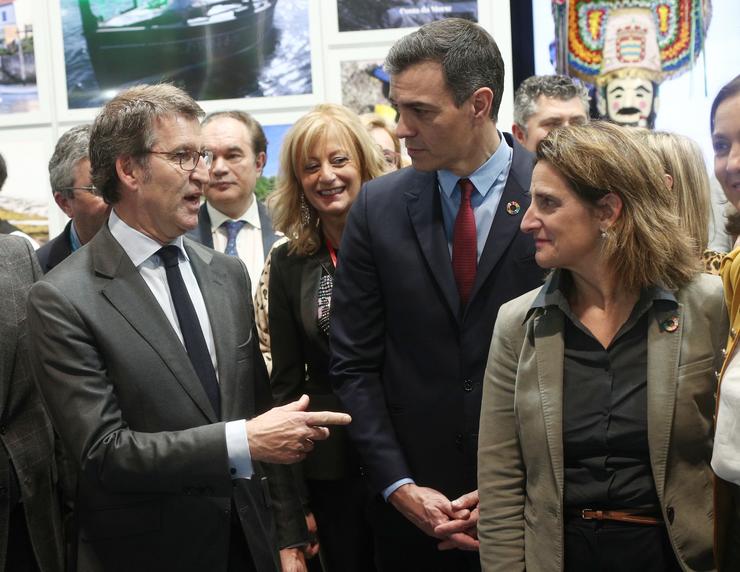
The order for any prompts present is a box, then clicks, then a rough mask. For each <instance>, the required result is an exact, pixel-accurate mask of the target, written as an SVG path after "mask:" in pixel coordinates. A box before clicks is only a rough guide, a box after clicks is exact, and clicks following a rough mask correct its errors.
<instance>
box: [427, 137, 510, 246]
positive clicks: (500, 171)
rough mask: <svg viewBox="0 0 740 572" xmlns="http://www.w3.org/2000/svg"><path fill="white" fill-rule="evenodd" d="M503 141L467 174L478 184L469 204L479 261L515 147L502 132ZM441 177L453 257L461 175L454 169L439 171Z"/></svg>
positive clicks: (443, 201)
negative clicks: (471, 209) (473, 218)
mask: <svg viewBox="0 0 740 572" xmlns="http://www.w3.org/2000/svg"><path fill="white" fill-rule="evenodd" d="M499 137H501V143H500V144H499V146H498V149H496V151H495V152H494V154H493V155H491V156H490V157H489V158H488V161H486V162H485V163H483V164H482V165H481V166H480V167H478V168H477V169H476V170H475V171H474V172H473V174H472V175H470V176H468V179H470V180H471V181H472V183H473V185H475V192H474V193H473V194H472V195H471V196H470V204H471V206H472V207H473V216H475V234H476V237H477V239H478V260H480V255H481V253H482V252H483V249H484V248H485V246H486V240H488V234H489V233H490V232H491V227H492V226H493V219H494V217H495V216H496V210H497V209H498V204H499V202H500V201H501V196H502V195H503V194H504V187H505V186H506V180H507V179H508V177H509V170H510V169H511V158H512V155H513V153H512V149H511V147H509V145H508V144H507V143H506V140H505V139H504V137H503V135H501V133H499ZM437 178H438V180H439V191H440V192H439V196H440V198H441V199H442V220H443V222H444V227H445V235H446V236H447V244H448V245H449V248H450V257H452V235H453V232H454V230H455V218H457V211H458V210H459V209H460V198H461V195H462V192H461V191H460V186H459V185H458V184H457V182H458V181H459V180H460V177H458V176H457V175H455V174H454V173H452V172H451V171H437Z"/></svg>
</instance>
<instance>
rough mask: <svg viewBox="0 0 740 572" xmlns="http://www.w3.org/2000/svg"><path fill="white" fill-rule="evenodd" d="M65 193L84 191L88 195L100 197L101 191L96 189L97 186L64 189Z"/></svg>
mask: <svg viewBox="0 0 740 572" xmlns="http://www.w3.org/2000/svg"><path fill="white" fill-rule="evenodd" d="M62 190H63V191H84V192H86V193H90V194H91V195H96V196H100V191H99V190H98V189H97V188H96V187H95V185H87V186H86V187H62Z"/></svg>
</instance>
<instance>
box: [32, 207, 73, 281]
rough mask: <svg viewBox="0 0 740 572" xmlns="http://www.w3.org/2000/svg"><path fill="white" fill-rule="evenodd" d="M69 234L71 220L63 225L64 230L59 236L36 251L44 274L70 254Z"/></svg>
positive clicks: (70, 242)
mask: <svg viewBox="0 0 740 572" xmlns="http://www.w3.org/2000/svg"><path fill="white" fill-rule="evenodd" d="M70 232H72V221H71V220H70V221H69V222H68V223H67V224H66V225H65V227H64V230H63V231H62V232H61V234H59V236H56V237H54V238H52V239H51V240H50V241H49V242H47V243H46V244H44V245H43V246H42V247H41V248H39V249H38V250H37V251H36V256H37V257H38V259H39V265H40V266H41V270H42V271H43V272H44V274H46V273H47V272H49V270H51V269H52V268H54V267H55V266H56V265H57V264H59V263H60V262H61V261H62V260H64V259H65V258H67V257H68V256H69V255H70V254H72V241H71V239H70Z"/></svg>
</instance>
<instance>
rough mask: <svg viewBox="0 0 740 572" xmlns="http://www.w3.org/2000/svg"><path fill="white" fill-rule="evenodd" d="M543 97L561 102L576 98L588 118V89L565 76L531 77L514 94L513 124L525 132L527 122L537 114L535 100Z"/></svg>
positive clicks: (577, 81)
mask: <svg viewBox="0 0 740 572" xmlns="http://www.w3.org/2000/svg"><path fill="white" fill-rule="evenodd" d="M541 95H544V96H545V97H551V98H553V99H559V100H561V101H568V100H569V99H573V98H574V97H577V98H578V99H579V100H580V101H581V105H583V111H584V112H585V113H586V116H587V117H588V109H589V97H588V89H587V88H586V86H585V85H583V83H581V82H580V81H579V80H577V79H574V78H572V77H570V76H567V75H533V76H531V77H528V78H527V79H525V80H524V81H523V82H522V83H521V85H520V86H519V88H518V89H517V90H516V93H515V94H514V123H516V124H517V125H518V126H519V127H521V128H522V130H523V131H524V132H525V133H526V132H527V121H529V118H530V117H532V116H533V115H534V114H535V113H537V99H538V98H539V97H540V96H541Z"/></svg>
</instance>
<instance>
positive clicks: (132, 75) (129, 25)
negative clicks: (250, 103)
mask: <svg viewBox="0 0 740 572" xmlns="http://www.w3.org/2000/svg"><path fill="white" fill-rule="evenodd" d="M308 1H309V0H61V7H62V28H63V37H64V51H65V64H66V72H67V99H68V107H69V108H70V109H74V108H85V107H97V106H100V105H102V104H104V103H105V102H106V101H107V100H108V99H110V98H111V97H113V96H114V95H115V94H116V93H117V92H118V91H119V90H120V89H121V88H124V87H126V86H130V85H133V84H137V83H155V82H160V81H168V82H172V83H174V84H176V85H179V86H180V87H183V88H184V89H186V90H187V91H188V92H189V93H190V94H191V95H192V96H193V97H194V98H196V99H199V100H209V99H234V98H242V97H272V96H281V95H299V94H305V93H311V90H312V82H311V54H310V40H309V34H308Z"/></svg>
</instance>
